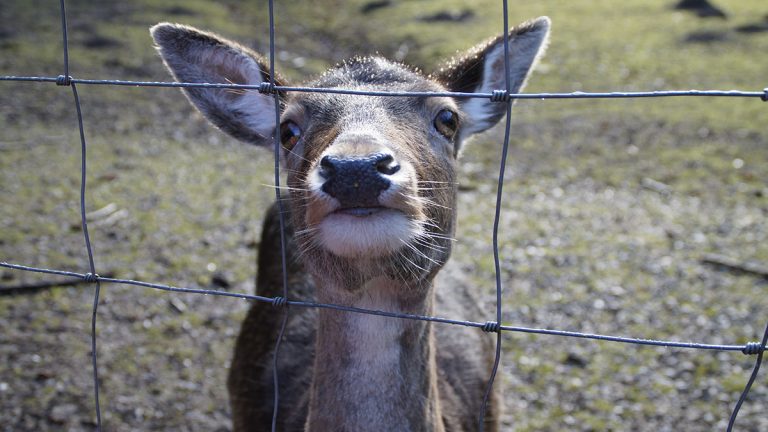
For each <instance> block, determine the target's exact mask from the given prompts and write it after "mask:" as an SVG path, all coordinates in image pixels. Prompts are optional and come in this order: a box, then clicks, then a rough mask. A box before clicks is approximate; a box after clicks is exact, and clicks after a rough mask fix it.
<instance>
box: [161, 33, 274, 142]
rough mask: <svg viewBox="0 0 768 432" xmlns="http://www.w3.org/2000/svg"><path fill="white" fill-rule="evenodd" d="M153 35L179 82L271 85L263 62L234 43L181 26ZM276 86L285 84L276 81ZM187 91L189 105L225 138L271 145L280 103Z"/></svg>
mask: <svg viewBox="0 0 768 432" xmlns="http://www.w3.org/2000/svg"><path fill="white" fill-rule="evenodd" d="M150 32H151V33H152V38H153V39H154V40H155V43H156V44H157V50H158V51H159V52H160V55H161V56H162V58H163V61H164V62H165V65H166V66H167V67H168V69H169V70H170V71H171V73H172V74H173V76H174V77H175V78H176V80H177V81H180V82H192V83H231V84H247V85H259V84H261V83H262V82H268V81H269V73H268V72H267V71H268V70H269V68H268V67H267V66H266V62H265V61H264V59H263V58H262V57H261V56H260V55H258V54H256V53H255V52H253V51H251V50H249V49H248V48H245V47H243V46H241V45H238V44H237V43H235V42H232V41H228V40H226V39H223V38H220V37H218V36H216V35H213V34H211V33H206V32H203V31H200V30H197V29H195V28H193V27H188V26H184V25H180V24H169V23H160V24H157V25H156V26H154V27H152V28H151V29H150ZM280 81H282V80H280ZM275 84H277V85H281V82H278V81H277V79H276V80H275ZM183 90H184V93H185V94H186V95H187V97H188V98H189V100H190V102H192V104H193V105H194V106H195V107H197V109H198V110H200V112H202V113H203V115H205V117H207V118H208V120H210V121H211V123H213V124H214V125H216V126H218V127H219V128H220V129H221V130H223V131H224V132H226V133H228V134H230V135H232V136H233V137H235V138H237V139H239V140H241V141H244V142H247V143H250V144H257V145H269V144H270V143H271V142H272V141H271V137H272V135H273V134H274V130H275V101H274V99H273V97H272V96H271V95H268V94H262V93H259V92H258V90H242V89H227V88H221V89H217V88H184V89H183Z"/></svg>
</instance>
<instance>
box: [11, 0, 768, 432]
mask: <svg viewBox="0 0 768 432" xmlns="http://www.w3.org/2000/svg"><path fill="white" fill-rule="evenodd" d="M275 3H276V9H275V11H276V23H277V27H276V30H277V34H276V46H277V67H278V69H279V71H280V72H281V73H283V75H285V76H288V77H290V78H291V79H293V80H294V81H295V82H300V81H301V80H302V79H306V78H307V77H311V76H314V75H316V74H318V73H320V72H322V71H323V70H324V69H325V68H327V67H329V66H331V65H333V64H335V63H336V62H339V61H341V60H343V59H344V58H347V57H350V56H353V55H365V54H372V53H380V54H382V55H385V56H388V57H391V58H395V59H397V60H400V61H403V62H405V63H408V64H411V65H414V66H417V67H419V68H421V69H422V70H424V71H426V72H429V71H431V70H433V69H434V68H436V67H438V65H439V64H440V62H441V60H442V59H446V58H449V57H450V56H452V55H454V54H456V53H457V51H459V50H464V49H467V48H469V47H471V46H473V45H474V44H476V43H478V42H480V41H482V40H484V39H486V38H489V37H492V36H494V35H496V34H498V33H500V32H501V29H502V18H501V16H502V13H501V2H498V1H491V0H478V1H472V2H469V1H453V0H403V1H397V0H380V1H371V0H355V1H352V0H350V1H342V0H314V1H304V2H291V1H279V0H278V1H276V2H275ZM67 5H68V22H69V36H70V44H69V46H70V62H71V69H70V74H71V75H72V76H74V77H76V78H94V79H107V78H109V79H125V80H148V81H151V80H158V81H166V80H169V79H170V78H169V75H168V74H167V73H166V71H165V70H164V68H163V66H162V64H161V61H160V59H159V57H158V56H157V55H156V53H155V51H154V49H153V47H152V41H151V39H150V36H149V33H148V31H147V29H148V28H149V26H151V25H153V24H155V23H157V22H160V21H173V22H181V23H186V24H191V25H194V26H198V27H200V28H204V29H208V30H211V31H215V32H217V33H220V34H221V35H223V36H226V37H228V38H231V39H235V40H238V41H240V42H242V43H243V44H245V45H248V46H251V47H253V48H255V49H257V50H259V51H261V52H268V47H269V33H268V14H267V3H266V1H250V2H247V3H246V2H240V1H235V0H223V1H217V2H213V1H202V0H184V1H182V0H178V1H176V0H172V1H156V0H131V1H120V2H117V1H106V2H97V1H85V0H70V1H68V2H67ZM540 15H548V16H550V17H551V18H552V21H553V31H552V38H551V45H550V48H549V51H548V53H547V55H546V56H545V57H544V59H543V61H542V63H541V64H540V65H539V67H538V68H537V70H536V71H535V73H534V75H533V76H532V78H531V80H530V84H529V86H528V88H527V91H531V92H544V91H548V92H570V91H577V90H580V91H625V90H626V91H631V90H661V89H691V88H697V89H721V90H728V89H740V90H748V91H760V90H762V89H763V88H764V87H768V73H766V72H768V61H766V59H765V53H766V52H768V16H767V15H768V6H766V3H765V1H764V0H738V1H736V0H730V1H726V0H713V2H712V3H707V2H703V1H690V0H683V1H679V2H678V1H673V0H642V1H640V0H631V1H623V2H617V1H609V0H597V1H587V0H559V1H556V0H537V1H531V0H525V1H522V0H518V1H514V0H513V1H510V22H511V23H519V22H522V21H524V20H526V19H529V18H532V17H536V16H540ZM62 57H63V56H62V48H61V33H60V17H59V4H58V2H57V1H52V0H46V1H43V0H32V1H26V0H25V1H22V0H4V1H3V3H2V4H1V5H0V75H25V76H29V75H31V76H57V75H59V74H61V73H62V70H63V68H62V66H61V64H62ZM78 90H79V93H80V97H81V102H82V109H83V116H84V122H85V133H86V137H87V139H88V145H89V147H88V152H89V154H88V163H89V168H88V192H87V202H88V209H87V211H88V213H89V221H90V222H89V228H90V234H91V239H92V243H93V249H94V253H95V259H96V269H97V272H98V273H99V274H101V275H112V276H115V277H119V278H129V279H139V280H144V281H152V282H158V283H166V284H172V285H177V286H185V287H203V288H212V289H221V290H228V291H232V292H243V293H252V292H253V289H254V282H253V279H254V274H255V260H256V248H257V246H258V243H259V233H260V221H261V218H262V216H263V214H264V211H265V209H266V208H267V207H268V205H269V203H271V202H272V200H273V199H274V191H273V189H272V188H270V187H268V186H266V185H269V184H272V182H273V181H272V159H271V154H269V152H266V151H263V150H260V149H256V148H252V147H248V146H245V145H241V144H239V143H237V142H235V141H234V140H233V139H230V138H228V137H226V136H225V135H223V134H222V133H220V132H218V131H215V130H213V128H211V127H209V126H208V125H207V124H206V122H205V121H204V120H203V119H202V118H201V116H200V115H199V114H197V113H196V112H194V111H193V110H192V109H191V107H190V106H189V104H188V103H187V102H186V100H185V99H184V97H183V96H182V94H181V92H180V91H179V90H177V89H162V88H125V87H119V88H118V87H107V86H86V85H79V86H78ZM767 118H768V105H767V104H766V103H763V102H761V101H760V100H759V99H732V98H728V99H725V98H674V99H632V100H572V101H555V100H546V101H543V100H542V101H533V100H531V101H520V102H519V103H517V104H516V106H515V110H514V114H513V124H512V143H511V145H512V148H511V152H510V157H509V166H508V171H507V177H506V184H505V189H504V190H505V195H504V204H503V215H502V220H501V227H500V248H501V260H502V271H503V275H502V277H503V281H504V289H505V291H504V302H505V303H504V311H505V312H504V314H505V315H504V322H505V324H511V325H521V326H533V327H547V328H556V329H562V330H574V331H584V332H599V333H605V334H614V335H622V336H634V337H641V338H654V339H671V340H685V341H697V342H706V343H727V344H743V343H746V342H748V341H753V340H758V339H759V338H760V337H761V335H762V331H763V328H764V326H765V321H766V317H767V316H768V315H767V314H766V311H768V296H766V289H767V288H768V284H766V278H768V275H767V274H766V273H768V272H766V270H765V268H766V261H767V260H768V241H766V240H767V238H766V237H767V236H768V231H767V230H768V227H767V226H766V222H765V221H766V213H768V180H766V179H768V148H767V147H766V145H768V135H767V134H766V129H765V124H766V119H767ZM0 124H1V125H2V132H0V261H7V262H11V263H18V264H26V265H32V266H41V267H47V268H56V269H66V270H71V271H76V272H83V273H84V272H87V270H88V267H87V255H86V251H85V246H84V241H83V235H82V232H81V230H80V216H79V201H78V200H79V198H78V196H79V172H80V170H79V168H80V159H79V158H80V143H79V138H78V135H77V127H76V117H75V112H74V106H73V103H72V95H71V90H70V89H68V88H64V87H56V86H54V85H53V84H51V83H48V84H42V83H12V82H0ZM502 136H503V129H501V128H497V129H495V130H492V131H490V132H489V133H486V134H484V135H482V136H480V137H477V138H476V139H475V140H474V142H472V143H470V144H469V145H468V146H467V148H466V151H465V152H464V155H463V162H462V173H461V179H460V183H461V187H460V195H459V199H460V216H459V232H458V234H457V237H458V239H459V241H458V242H457V244H456V247H455V253H454V261H455V264H456V265H457V266H458V267H459V268H460V269H462V270H463V271H464V272H465V273H467V274H468V275H470V276H471V278H472V281H473V282H474V283H475V284H476V286H477V295H478V298H488V297H490V296H492V295H493V293H494V290H495V284H494V281H493V259H492V254H491V248H490V244H491V229H492V222H493V221H492V219H491V217H490V216H489V215H492V214H493V206H494V201H495V188H496V177H497V174H498V165H499V157H500V156H499V155H500V149H501V141H502ZM718 262H719V263H720V264H716V263H718ZM739 268H741V269H740V270H739ZM60 280H61V279H55V278H52V277H50V276H45V275H38V274H32V273H26V272H19V271H14V270H8V269H0V287H1V288H2V292H3V293H4V295H2V296H0V328H2V331H1V332H0V430H2V431H32V430H34V431H45V430H57V431H58V430H67V431H80V430H85V431H89V430H93V429H94V424H95V423H94V417H95V410H94V402H93V397H92V385H93V384H92V379H91V369H90V334H89V331H90V314H91V302H92V296H93V288H92V287H91V286H87V285H79V286H69V287H53V288H46V289H39V288H34V286H35V284H40V283H43V284H49V283H50V284H53V285H55V284H56V283H57V281H60ZM25 287H26V288H25ZM9 288H19V289H15V290H13V294H12V295H8V292H7V291H8V289H9ZM247 307H248V303H247V302H245V301H241V300H234V299H227V298H212V297H210V296H195V295H183V294H172V293H165V292H157V291H153V290H149V289H144V288H136V287H128V286H119V285H109V284H104V285H103V289H102V299H101V304H100V308H99V316H98V320H99V321H98V354H99V365H100V380H101V392H102V393H101V397H102V399H101V402H102V403H101V406H102V412H103V419H104V426H105V429H106V430H115V431H131V430H163V431H226V430H229V429H230V424H229V408H228V402H227V394H226V388H225V376H226V370H227V367H228V363H229V359H230V355H231V349H232V345H233V342H234V338H235V336H236V334H237V331H238V330H239V325H240V324H239V323H240V321H241V320H242V318H243V316H244V313H245V311H246V308H247ZM276 317H277V315H276ZM493 317H494V311H493V310H489V311H488V313H487V315H485V316H481V317H476V316H465V317H453V318H460V319H468V320H474V321H485V320H490V319H493ZM503 351H504V355H503V374H502V375H501V377H500V378H499V379H498V381H497V385H498V386H500V388H501V389H502V392H503V399H504V405H505V408H506V410H505V414H504V417H503V421H504V430H514V431H554V430H575V431H591V430H595V431H602V430H616V431H618V430H656V431H672V430H675V431H680V430H686V431H688V430H690V431H698V430H701V431H709V430H713V429H717V430H723V429H724V427H725V425H726V424H727V420H728V416H729V414H730V412H731V410H732V408H733V406H734V404H735V403H736V401H737V400H738V397H739V394H740V392H741V390H742V388H743V386H744V384H745V383H746V380H747V378H748V376H749V373H750V371H751V368H752V366H753V362H754V357H751V356H744V355H742V354H740V353H715V352H702V351H688V350H674V349H661V348H648V347H636V346H624V345H617V344H610V343H598V342H589V341H586V342H585V341H577V340H569V339H560V338H554V337H544V336H532V335H521V334H505V335H504V345H503ZM765 376H766V375H765V374H761V376H760V377H759V378H758V381H757V383H756V385H755V387H754V388H753V390H752V392H751V393H750V395H749V399H748V400H747V403H746V404H745V406H744V407H743V409H742V412H741V414H740V416H739V418H738V421H737V430H744V431H757V430H768V418H766V416H765V414H764V407H765V406H766V404H768V388H767V387H766V386H765V383H766V378H765Z"/></svg>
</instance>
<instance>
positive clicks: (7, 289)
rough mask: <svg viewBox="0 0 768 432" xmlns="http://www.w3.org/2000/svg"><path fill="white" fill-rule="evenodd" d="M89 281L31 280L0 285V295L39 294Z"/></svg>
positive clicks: (106, 275)
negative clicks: (50, 289) (47, 290)
mask: <svg viewBox="0 0 768 432" xmlns="http://www.w3.org/2000/svg"><path fill="white" fill-rule="evenodd" d="M101 276H103V277H114V273H105V274H103V275H101ZM84 283H87V282H86V281H85V279H67V280H44V281H38V282H30V283H25V284H20V285H11V286H6V285H0V296H11V295H20V294H37V293H39V292H40V291H43V290H46V289H49V288H54V287H68V286H77V285H80V284H84Z"/></svg>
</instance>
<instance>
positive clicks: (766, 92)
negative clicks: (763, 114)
mask: <svg viewBox="0 0 768 432" xmlns="http://www.w3.org/2000/svg"><path fill="white" fill-rule="evenodd" d="M760 99H762V100H763V102H768V88H764V89H763V95H762V96H760Z"/></svg>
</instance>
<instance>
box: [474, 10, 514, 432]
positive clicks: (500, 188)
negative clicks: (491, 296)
mask: <svg viewBox="0 0 768 432" xmlns="http://www.w3.org/2000/svg"><path fill="white" fill-rule="evenodd" d="M501 4H502V9H503V12H502V13H503V15H504V17H503V22H504V33H503V38H504V86H505V91H506V95H507V97H505V98H503V99H504V103H506V122H505V125H504V142H503V144H502V149H501V162H500V163H499V177H498V183H497V185H496V208H495V209H494V216H493V234H492V244H493V268H494V274H495V276H496V325H495V326H493V328H492V330H495V332H496V352H495V353H494V358H493V367H492V368H491V376H490V377H489V378H488V384H487V386H486V389H485V395H484V396H483V403H482V405H481V408H480V413H479V415H478V421H477V429H478V430H479V431H480V432H483V429H484V427H485V413H486V411H487V409H488V402H489V400H490V398H491V397H492V393H493V385H494V382H495V381H496V374H497V373H498V371H499V365H500V363H501V343H502V337H501V331H500V329H499V326H500V325H501V317H502V310H501V308H502V298H501V294H502V285H501V264H500V258H499V221H500V220H501V200H502V197H503V194H504V175H505V173H506V170H507V153H508V150H509V134H510V123H511V122H512V101H511V100H510V99H509V98H508V96H509V93H510V90H511V86H510V82H509V72H510V70H509V10H508V5H507V0H502V2H501ZM487 103H500V102H487ZM489 330H491V329H489Z"/></svg>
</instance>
